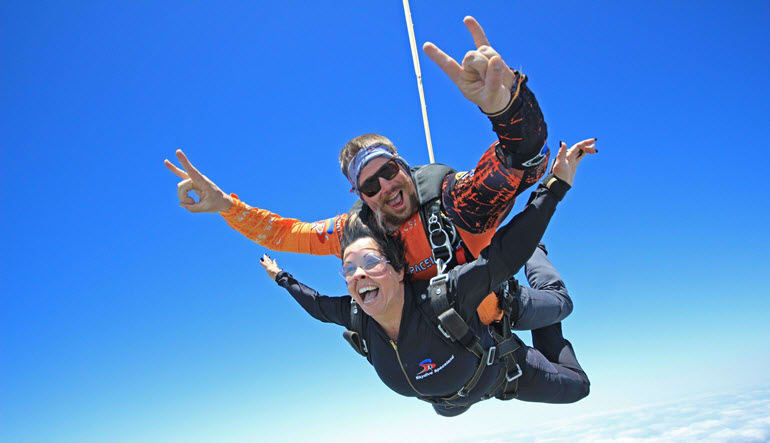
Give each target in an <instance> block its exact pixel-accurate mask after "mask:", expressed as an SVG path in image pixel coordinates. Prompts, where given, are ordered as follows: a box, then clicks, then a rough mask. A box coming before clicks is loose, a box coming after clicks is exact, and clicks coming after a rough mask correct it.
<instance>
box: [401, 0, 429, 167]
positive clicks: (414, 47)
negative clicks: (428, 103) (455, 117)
mask: <svg viewBox="0 0 770 443" xmlns="http://www.w3.org/2000/svg"><path fill="white" fill-rule="evenodd" d="M404 16H405V17H406V29H407V31H409V45H410V46H411V47H412V63H413V64H414V74H415V75H416V76H417V90H418V91H419V92H420V105H421V106H422V123H423V125H424V126H425V140H426V141H427V142H428V157H429V158H430V162H431V163H435V162H436V161H435V160H434V159H433V143H431V141H430V126H428V110H427V109H426V108H425V93H424V92H423V90H422V74H421V73H420V59H419V58H418V57H417V43H416V42H415V40H414V26H413V25H412V13H411V11H410V10H409V0H404Z"/></svg>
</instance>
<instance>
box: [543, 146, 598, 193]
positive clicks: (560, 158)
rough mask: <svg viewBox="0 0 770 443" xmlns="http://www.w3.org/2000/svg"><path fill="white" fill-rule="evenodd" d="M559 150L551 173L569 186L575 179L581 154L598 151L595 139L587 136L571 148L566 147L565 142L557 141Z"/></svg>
mask: <svg viewBox="0 0 770 443" xmlns="http://www.w3.org/2000/svg"><path fill="white" fill-rule="evenodd" d="M559 143H560V144H559V152H558V154H556V160H554V162H553V175H555V176H556V177H558V178H560V179H562V180H564V181H565V182H567V183H568V184H569V185H570V186H572V182H574V181H575V172H576V171H577V167H578V164H579V163H580V160H582V159H583V157H584V155H583V154H596V153H597V152H599V151H598V150H597V149H596V139H595V138H589V139H588V140H583V141H582V142H578V143H575V144H574V145H572V147H571V148H569V149H567V144H566V143H564V142H559Z"/></svg>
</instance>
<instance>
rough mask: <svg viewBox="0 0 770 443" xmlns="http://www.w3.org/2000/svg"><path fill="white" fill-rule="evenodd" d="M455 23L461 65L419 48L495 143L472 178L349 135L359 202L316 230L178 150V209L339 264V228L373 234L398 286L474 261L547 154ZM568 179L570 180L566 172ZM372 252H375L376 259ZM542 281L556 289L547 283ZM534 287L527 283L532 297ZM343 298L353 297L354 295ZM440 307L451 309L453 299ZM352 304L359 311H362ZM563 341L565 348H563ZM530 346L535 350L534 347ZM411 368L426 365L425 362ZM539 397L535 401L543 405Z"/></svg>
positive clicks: (516, 91)
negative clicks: (402, 279) (226, 187)
mask: <svg viewBox="0 0 770 443" xmlns="http://www.w3.org/2000/svg"><path fill="white" fill-rule="evenodd" d="M465 24H466V26H467V27H468V29H469V31H470V33H471V35H472V37H473V39H474V43H475V44H476V49H475V50H472V51H469V52H468V53H467V54H466V56H465V58H464V60H463V62H462V66H461V65H460V64H458V63H457V62H456V61H455V60H453V59H452V58H451V57H449V56H448V55H446V54H445V53H443V51H441V50H440V49H438V48H437V47H436V46H435V45H433V44H431V43H426V44H425V45H424V47H423V49H424V50H425V52H426V54H428V56H429V57H430V58H431V59H432V60H434V61H435V62H436V63H437V64H438V65H439V66H440V67H441V69H442V70H443V71H444V72H445V73H446V74H447V75H448V76H449V77H450V78H451V79H452V80H453V81H454V83H455V84H456V85H457V86H458V88H459V89H460V91H461V92H462V93H463V95H465V96H466V97H467V98H468V99H469V100H470V101H472V102H473V103H475V104H476V105H478V106H479V107H480V108H481V110H482V111H483V112H484V113H485V114H487V115H488V117H489V118H490V121H491V123H492V125H493V130H494V131H495V132H496V133H497V135H498V140H497V141H496V142H495V143H493V144H492V146H491V147H490V148H489V149H488V150H487V151H486V152H485V153H484V155H482V157H481V160H480V161H479V163H478V165H477V166H476V168H475V169H474V170H473V171H471V172H469V173H456V172H455V171H454V170H452V169H451V168H449V167H446V166H443V165H435V164H433V165H425V166H421V167H416V168H410V167H409V166H408V164H407V163H406V161H405V160H404V159H403V158H401V157H400V156H398V154H397V152H396V148H395V146H394V145H393V143H392V142H390V140H388V139H387V138H385V137H383V136H380V135H377V134H367V135H363V136H359V137H356V138H354V139H353V140H351V141H350V142H348V143H347V144H346V145H345V147H344V148H343V149H342V151H341V153H340V166H341V169H342V172H343V174H344V175H345V176H346V178H347V179H348V180H349V181H350V183H351V187H352V188H353V190H354V191H356V192H357V193H358V194H359V196H360V197H361V201H360V202H359V203H358V204H356V205H355V206H354V208H353V210H352V211H351V212H350V213H349V214H342V215H338V216H336V217H333V218H330V219H327V220H323V221H320V222H316V223H304V222H300V221H298V220H294V219H286V218H283V217H280V216H278V215H277V214H274V213H272V212H270V211H267V210H264V209H259V208H255V207H252V206H249V205H246V204H245V203H243V202H241V201H240V200H239V199H238V198H237V196H236V195H235V194H231V195H227V194H225V193H224V192H222V191H221V190H220V189H219V188H218V187H217V186H216V185H215V184H214V183H213V182H212V181H211V180H209V179H208V178H207V177H205V176H204V175H202V174H201V173H200V172H198V171H197V169H195V167H194V166H193V165H192V164H191V163H190V162H189V160H188V159H187V158H186V156H185V155H184V153H182V152H181V151H178V152H177V157H178V158H179V160H180V162H181V163H182V165H183V167H184V170H181V169H179V168H177V167H175V166H174V165H173V164H171V162H169V161H168V160H166V166H167V167H168V168H169V169H171V170H172V172H174V173H175V174H177V175H178V176H179V177H180V178H181V179H182V181H181V182H180V183H179V185H178V194H179V199H180V204H181V205H182V206H183V207H185V208H186V209H188V210H189V211H190V212H220V213H221V214H222V216H223V217H224V218H225V220H226V221H227V222H228V223H229V224H230V225H231V226H232V227H233V228H235V229H237V230H238V231H239V232H241V233H242V234H244V235H245V236H247V237H248V238H250V239H252V240H254V241H256V242H257V243H259V244H261V245H263V246H265V247H267V248H269V249H273V250H282V251H291V252H302V253H311V254H318V255H329V254H334V255H338V256H340V257H343V258H344V256H343V252H345V251H344V250H345V248H344V247H343V242H344V238H345V235H344V234H345V229H346V228H347V227H348V226H354V225H355V226H357V225H361V226H364V227H366V229H369V230H370V231H371V232H372V233H373V234H372V235H375V234H374V233H383V235H386V236H389V237H400V238H401V239H402V241H403V243H404V245H405V258H404V260H405V263H404V267H403V268H402V269H400V270H403V271H406V272H405V273H406V279H407V280H413V281H415V282H419V281H424V280H426V279H429V278H431V277H433V276H436V275H437V274H438V276H442V275H444V276H447V274H446V273H445V272H446V271H447V270H449V269H450V268H452V267H453V266H455V265H458V264H463V263H468V262H472V261H473V260H474V257H480V258H479V259H477V260H481V259H484V255H483V253H482V250H483V249H484V248H485V247H486V246H487V245H488V244H489V241H490V239H491V238H492V236H493V235H495V232H496V230H497V226H498V225H499V224H500V223H501V221H502V220H503V219H504V218H505V217H506V216H507V214H508V212H509V211H510V210H511V208H512V206H513V202H514V200H515V198H516V197H517V196H518V195H519V194H520V193H521V192H523V191H524V190H525V189H526V188H528V187H529V186H531V185H532V184H534V183H535V182H537V180H538V179H540V178H541V177H542V176H543V175H544V173H545V171H546V168H547V164H548V157H549V151H548V148H547V146H546V145H545V140H546V138H547V129H546V124H545V121H544V119H543V116H542V112H541V111H540V107H539V105H538V103H537V101H536V99H535V97H534V95H533V94H532V92H531V91H530V90H529V88H528V86H527V78H526V76H524V75H523V74H521V73H519V72H517V71H513V70H511V69H509V68H508V67H507V65H506V64H505V63H504V62H503V60H502V58H501V57H500V56H499V54H497V53H496V52H495V51H494V49H492V47H491V46H490V45H489V42H488V41H487V39H486V37H485V35H484V32H483V30H482V29H481V26H479V24H478V23H477V22H476V21H475V20H474V19H473V18H471V17H467V18H466V19H465ZM568 152H569V153H571V154H572V157H570V155H569V154H568ZM594 152H596V149H595V145H594V140H593V139H589V140H585V141H583V142H580V143H578V144H576V145H575V146H573V147H572V148H571V149H570V150H569V151H567V149H566V145H564V144H560V154H561V155H562V157H563V160H562V162H563V163H564V162H566V164H567V166H565V168H567V169H569V168H570V167H576V166H577V162H579V161H580V153H594ZM570 158H573V160H572V162H573V165H571V164H570V161H569V159H570ZM394 166H395V167H394ZM571 173H572V174H573V175H574V169H573V170H572V171H571ZM549 177H550V179H549V181H548V182H547V183H546V184H545V185H543V184H541V188H544V189H545V190H542V189H538V190H537V191H536V192H535V193H534V194H533V197H532V199H531V200H530V204H529V205H528V206H527V209H529V208H530V207H533V205H535V203H536V202H537V201H538V198H540V199H541V200H542V199H545V200H548V197H547V195H548V192H550V191H549V190H550V187H553V186H557V187H558V186H560V185H564V183H563V181H564V180H563V179H562V178H560V177H559V176H558V174H557V173H556V165H555V167H554V174H552V175H551V176H549ZM549 183H550V184H549ZM549 186H550V187H549ZM564 187H566V185H565V186H564ZM191 190H192V191H195V192H196V193H197V194H198V195H199V197H200V200H199V201H198V202H195V201H194V200H193V199H192V198H191V197H189V196H188V195H187V194H188V192H189V191H191ZM535 194H537V195H538V196H539V197H536V196H535ZM543 195H545V196H543ZM551 199H553V198H551ZM526 211H527V210H525V212H526ZM518 217H519V216H517V218H518ZM517 218H514V220H516V219H517ZM548 218H550V215H549V217H548ZM540 223H541V224H542V229H543V230H544V229H545V225H547V220H545V222H543V221H542V220H541V221H540ZM510 230H511V231H513V232H518V234H517V236H518V235H525V231H526V230H524V231H522V230H521V229H510ZM519 231H521V232H519ZM377 235H379V234H377ZM526 235H528V234H526ZM540 236H542V233H541V234H540ZM540 236H535V237H537V238H534V237H531V238H530V237H528V238H527V244H531V246H530V247H528V248H526V249H524V250H518V251H516V254H517V256H521V257H524V261H526V259H527V258H528V257H530V256H532V255H533V253H534V252H535V248H536V245H537V243H538V241H539V237H540ZM361 238H363V237H361ZM367 238H373V237H367ZM375 249H377V248H375ZM381 249H382V248H379V249H378V251H379V252H380V253H384V252H385V251H384V250H381ZM524 261H522V264H523V263H524ZM476 263H477V264H478V262H476ZM500 265H501V264H496V265H494V266H500ZM388 266H392V265H390V264H388ZM490 266H491V265H490ZM518 267H520V265H519V266H518ZM518 267H516V266H504V268H505V269H504V270H503V271H501V272H503V273H504V274H505V276H506V277H507V278H506V279H504V280H505V281H507V280H508V278H510V277H511V276H512V275H513V273H515V271H516V270H517V269H518ZM437 268H441V269H440V271H441V272H437ZM471 268H473V266H471ZM394 269H395V268H394ZM397 272H398V271H397ZM452 272H454V271H450V272H449V274H448V277H446V278H447V280H446V281H450V280H449V277H451V276H452ZM554 272H555V271H554ZM559 282H560V280H559ZM501 283H502V282H501ZM551 283H552V284H555V285H558V284H557V283H555V281H553V282H551ZM414 284H417V283H414ZM559 284H560V283H559ZM375 286H376V285H375ZM509 286H510V285H509ZM562 286H563V285H562ZM543 288H544V287H543ZM543 288H541V287H538V286H537V284H535V285H534V289H532V290H534V291H537V290H541V289H543ZM494 289H496V287H494V286H489V287H485V288H484V291H486V292H485V294H490V293H492V292H493V290H494ZM522 289H525V288H522ZM526 289H528V290H529V289H530V288H526ZM413 292H414V291H413ZM417 292H419V290H418V291H417ZM522 293H523V292H522ZM351 297H353V298H354V299H355V295H354V294H351ZM561 300H564V298H563V297H562V298H561ZM449 302H451V303H455V302H456V300H450V301H449ZM500 305H501V303H500V302H499V301H498V298H497V297H495V296H486V297H483V298H482V300H481V301H480V303H477V307H476V312H477V313H476V314H474V315H475V317H474V316H470V317H467V318H464V321H465V322H466V323H470V324H471V325H472V324H473V323H474V322H475V321H476V320H478V321H479V322H480V324H484V325H492V327H499V324H500V322H501V321H504V320H505V311H506V310H505V309H504V308H505V306H500ZM503 305H505V303H503ZM361 306H362V308H364V309H363V310H364V312H366V308H365V305H361ZM466 306H467V305H466ZM570 306H571V302H570ZM521 312H522V313H527V310H526V309H522V310H521ZM367 315H368V313H367ZM551 318H559V317H558V316H556V317H551ZM561 318H563V317H561ZM558 321H559V320H556V321H555V322H554V323H553V324H549V325H548V326H546V327H547V328H553V329H552V332H555V333H557V334H556V335H558V340H552V341H554V342H559V340H563V338H561V325H560V324H559V323H558ZM514 322H515V320H514ZM374 323H376V321H375V322H374ZM346 326H349V325H346ZM534 335H535V334H534V333H533V336H534ZM540 341H541V342H542V341H543V340H540ZM563 342H564V343H568V342H566V340H563ZM534 344H535V347H537V344H538V341H537V340H536V341H535V342H534ZM565 346H566V345H565ZM570 349H571V346H570ZM511 352H513V351H511ZM519 352H521V351H519ZM547 354H548V352H545V351H544V352H543V355H545V356H546V358H547V361H551V362H556V363H558V362H559V359H558V352H557V353H556V356H555V357H554V356H551V357H549V355H547ZM551 354H552V353H551ZM575 363H576V360H575ZM421 364H425V365H427V366H426V367H430V364H432V363H421ZM376 367H377V366H376V365H375V368H376ZM577 367H578V368H579V365H578V366H577ZM521 369H522V374H523V375H521V377H527V376H528V374H527V370H528V366H527V365H524V366H522V367H521ZM434 370H435V369H434ZM557 372H558V371H557ZM581 372H582V370H581ZM508 375H509V376H511V375H510V374H508ZM583 375H584V374H583ZM381 376H382V375H381ZM425 378H430V377H423V379H425ZM585 382H586V383H587V378H586V379H585ZM585 392H586V393H587V384H586V390H585ZM520 393H521V391H519V396H520V397H521V394H520ZM486 394H489V393H486ZM486 394H485V395H486ZM533 398H534V397H533ZM543 398H544V399H542V400H535V401H548V399H545V397H543ZM565 398H566V397H565ZM572 401H574V399H573V400H572ZM437 411H439V409H437ZM444 415H447V414H444ZM449 415H451V414H449Z"/></svg>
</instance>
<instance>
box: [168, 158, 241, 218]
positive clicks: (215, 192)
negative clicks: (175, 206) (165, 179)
mask: <svg viewBox="0 0 770 443" xmlns="http://www.w3.org/2000/svg"><path fill="white" fill-rule="evenodd" d="M176 158H178V159H179V163H181V164H182V168H184V169H179V168H177V167H176V166H175V165H174V164H173V163H171V162H170V161H168V159H166V160H164V162H163V163H164V164H165V165H166V167H167V168H168V169H169V170H170V171H171V172H173V173H174V174H176V175H177V177H179V178H181V179H182V181H180V182H179V184H177V194H178V195H179V206H181V207H183V208H185V209H187V210H188V211H190V212H222V211H227V210H228V209H230V208H231V207H232V206H233V199H232V198H231V197H230V196H229V195H227V194H225V193H224V192H223V191H222V190H221V189H219V187H218V186H217V185H216V184H215V183H214V182H213V181H211V180H209V178H208V177H206V176H205V175H203V174H201V173H200V172H198V170H197V169H195V166H193V165H192V163H190V160H188V159H187V156H185V155H184V152H182V150H181V149H177V150H176ZM190 191H193V192H195V194H197V195H198V197H199V198H200V199H199V200H198V201H197V202H196V201H195V200H194V199H193V198H192V197H190V195H189V192H190Z"/></svg>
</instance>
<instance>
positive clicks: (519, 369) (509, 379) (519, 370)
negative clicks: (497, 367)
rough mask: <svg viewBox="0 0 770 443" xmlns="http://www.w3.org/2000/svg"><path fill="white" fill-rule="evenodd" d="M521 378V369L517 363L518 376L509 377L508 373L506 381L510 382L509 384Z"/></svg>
mask: <svg viewBox="0 0 770 443" xmlns="http://www.w3.org/2000/svg"><path fill="white" fill-rule="evenodd" d="M519 377H521V367H520V366H519V364H518V363H516V375H513V376H509V375H508V373H507V372H506V373H505V379H506V380H508V383H510V382H512V381H514V380H516V379H517V378H519Z"/></svg>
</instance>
